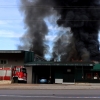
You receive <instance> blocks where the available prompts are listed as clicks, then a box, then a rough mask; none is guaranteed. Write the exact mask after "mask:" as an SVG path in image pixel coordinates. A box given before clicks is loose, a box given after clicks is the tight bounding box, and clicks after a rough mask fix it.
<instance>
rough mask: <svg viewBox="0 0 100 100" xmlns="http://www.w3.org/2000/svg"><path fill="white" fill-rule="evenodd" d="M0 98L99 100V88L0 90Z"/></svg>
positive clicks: (2, 99)
mask: <svg viewBox="0 0 100 100" xmlns="http://www.w3.org/2000/svg"><path fill="white" fill-rule="evenodd" d="M0 100H100V90H0Z"/></svg>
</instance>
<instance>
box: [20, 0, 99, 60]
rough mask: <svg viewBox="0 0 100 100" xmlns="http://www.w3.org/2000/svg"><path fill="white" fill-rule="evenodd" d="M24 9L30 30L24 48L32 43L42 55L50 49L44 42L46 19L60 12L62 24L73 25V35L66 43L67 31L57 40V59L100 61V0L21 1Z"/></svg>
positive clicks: (54, 54)
mask: <svg viewBox="0 0 100 100" xmlns="http://www.w3.org/2000/svg"><path fill="white" fill-rule="evenodd" d="M52 8H54V10H53V9H52ZM21 10H22V12H23V13H24V16H25V24H26V30H27V31H26V34H25V35H24V36H23V37H22V41H23V42H24V46H20V48H23V47H25V48H26V47H27V46H28V48H29V49H31V50H33V51H34V52H36V53H37V54H39V55H40V56H43V55H44V54H45V52H47V51H48V46H47V45H45V41H44V40H45V36H46V35H47V33H48V27H47V25H46V23H45V21H44V18H45V17H48V16H50V15H51V14H52V15H53V14H54V11H56V12H57V13H58V16H59V19H58V20H57V24H58V25H59V27H65V28H67V27H70V28H71V34H73V36H72V38H70V39H69V43H68V42H67V41H68V38H66V42H65V37H66V35H67V33H66V34H62V33H61V35H59V34H58V38H57V41H56V42H54V43H55V45H54V48H53V59H55V58H57V57H58V58H59V57H60V59H61V61H71V60H72V59H73V60H83V61H89V60H100V57H99V56H100V53H99V41H98V32H99V29H100V0H21ZM68 37H69V36H68ZM27 42H28V43H27Z"/></svg>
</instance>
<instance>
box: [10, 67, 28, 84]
mask: <svg viewBox="0 0 100 100" xmlns="http://www.w3.org/2000/svg"><path fill="white" fill-rule="evenodd" d="M12 81H13V83H19V82H24V83H27V72H26V68H25V67H23V66H14V67H13V68H12Z"/></svg>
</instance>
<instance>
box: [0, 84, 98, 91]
mask: <svg viewBox="0 0 100 100" xmlns="http://www.w3.org/2000/svg"><path fill="white" fill-rule="evenodd" d="M0 89H16V90H17V89H23V90H27V89H28V90H35V89H37V90H38V89H44V90H45V89H52V90H54V89H58V90H59V89H100V84H92V83H91V84H89V83H81V84H79V83H78V84H77V83H76V84H74V85H65V84H0Z"/></svg>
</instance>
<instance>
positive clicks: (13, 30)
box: [0, 0, 63, 50]
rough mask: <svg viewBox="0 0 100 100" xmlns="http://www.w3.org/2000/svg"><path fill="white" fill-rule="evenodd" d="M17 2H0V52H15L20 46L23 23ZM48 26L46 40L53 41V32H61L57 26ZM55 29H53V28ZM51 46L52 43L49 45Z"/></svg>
mask: <svg viewBox="0 0 100 100" xmlns="http://www.w3.org/2000/svg"><path fill="white" fill-rule="evenodd" d="M18 2H19V0H0V50H16V49H17V44H20V39H19V38H20V37H21V36H22V35H23V34H24V33H25V29H24V21H23V19H24V18H23V16H22V15H21V12H20V11H19V7H18ZM46 22H47V23H48V26H49V36H47V37H46V38H47V40H51V41H52V40H53V39H54V38H52V36H54V37H55V32H58V31H59V30H60V31H63V29H61V28H58V27H57V26H55V24H54V25H51V24H52V22H51V24H50V23H49V22H48V20H47V21H46ZM54 27H55V28H54ZM51 44H52V43H51Z"/></svg>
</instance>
